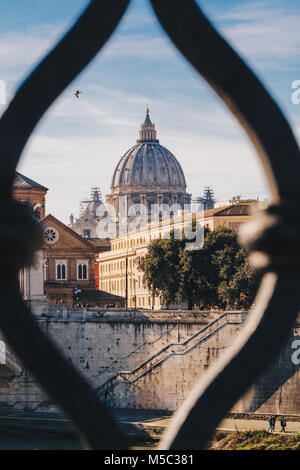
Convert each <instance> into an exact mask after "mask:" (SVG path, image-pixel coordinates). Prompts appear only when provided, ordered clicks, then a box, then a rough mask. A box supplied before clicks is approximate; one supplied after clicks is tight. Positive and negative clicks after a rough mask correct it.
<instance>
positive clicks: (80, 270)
mask: <svg viewBox="0 0 300 470" xmlns="http://www.w3.org/2000/svg"><path fill="white" fill-rule="evenodd" d="M88 265H89V262H88V260H79V261H77V279H78V280H81V279H83V280H86V279H88Z"/></svg>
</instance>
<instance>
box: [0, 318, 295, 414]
mask: <svg viewBox="0 0 300 470" xmlns="http://www.w3.org/2000/svg"><path fill="white" fill-rule="evenodd" d="M49 312H50V311H49ZM49 312H48V313H49ZM245 319H246V313H241V312H226V313H223V314H189V313H179V312H175V313H169V312H161V313H159V312H154V313H142V312H102V313H101V312H88V311H86V310H84V309H83V310H82V311H79V310H76V313H74V312H73V313H70V310H69V311H67V310H64V311H62V312H55V311H54V310H51V315H49V316H47V317H38V318H37V321H38V322H39V323H40V325H41V327H42V328H43V329H44V330H45V331H46V332H47V334H49V335H50V336H51V337H52V338H53V339H54V340H55V341H56V343H57V344H58V345H59V347H60V348H61V349H62V351H63V352H64V354H65V356H66V357H67V360H68V361H69V362H71V363H73V364H74V365H75V366H76V367H78V368H79V369H80V370H81V372H82V373H83V374H84V375H85V376H86V377H87V378H88V380H89V381H90V383H91V384H92V386H93V387H94V388H95V389H96V390H97V391H98V393H99V396H100V397H101V398H102V399H103V400H104V401H105V402H106V403H107V404H108V405H109V406H111V407H116V408H125V407H126V408H142V409H167V410H175V409H177V408H178V407H179V406H180V405H181V404H182V403H183V401H184V399H185V398H186V396H187V394H188V392H189V390H191V388H192V387H193V385H194V384H195V382H196V381H197V379H198V378H199V377H201V375H202V374H203V373H204V372H205V370H206V369H207V368H208V367H209V365H211V364H212V363H213V362H214V361H215V360H216V359H217V358H218V357H219V356H220V355H222V354H223V353H224V351H225V350H226V349H227V348H228V347H229V346H230V345H231V344H232V342H233V341H234V339H235V337H236V335H237V334H238V333H239V331H240V329H241V328H242V327H243V323H244V321H245ZM299 333H300V324H299V325H295V328H294V330H293V332H292V335H291V338H290V341H289V344H288V345H287V347H286V348H285V350H284V351H283V352H282V354H281V356H280V358H279V359H278V361H277V362H276V364H274V366H273V368H272V369H271V370H270V371H269V372H268V373H267V374H265V375H264V377H263V378H262V379H261V380H260V381H259V382H258V383H257V384H256V386H255V387H253V389H251V390H250V391H249V393H248V394H247V395H246V396H245V397H243V398H242V399H241V400H240V401H239V402H238V403H237V404H236V406H235V407H234V409H235V410H236V411H243V412H247V411H251V412H257V411H259V412H271V413H274V412H276V413H285V414H300V400H299V399H298V395H299V394H297V388H298V386H299V373H298V366H297V365H296V364H295V363H294V362H295V361H294V362H293V361H292V355H293V354H294V359H295V351H296V349H295V340H297V337H298V339H299ZM299 345H300V343H299ZM299 348H300V346H299V347H298V349H299ZM299 357H300V354H299ZM220 399H222V391H221V390H220ZM1 406H2V407H8V408H11V409H26V410H54V409H55V406H54V405H53V404H52V403H51V401H50V400H49V399H48V398H47V397H46V396H45V394H44V393H43V392H42V391H41V390H40V388H39V387H38V385H37V384H36V382H35V381H34V379H33V378H32V377H31V376H30V375H28V373H26V371H24V370H22V371H21V372H17V370H16V369H14V370H12V369H10V368H9V364H7V367H5V366H4V365H1V366H0V407H1Z"/></svg>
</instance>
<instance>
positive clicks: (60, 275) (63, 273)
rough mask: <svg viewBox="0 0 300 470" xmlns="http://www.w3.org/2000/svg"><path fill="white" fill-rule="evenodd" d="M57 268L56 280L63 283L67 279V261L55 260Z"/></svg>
mask: <svg viewBox="0 0 300 470" xmlns="http://www.w3.org/2000/svg"><path fill="white" fill-rule="evenodd" d="M55 266H56V279H57V280H58V281H63V280H66V279H67V261H66V260H55Z"/></svg>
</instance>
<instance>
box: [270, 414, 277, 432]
mask: <svg viewBox="0 0 300 470" xmlns="http://www.w3.org/2000/svg"><path fill="white" fill-rule="evenodd" d="M268 422H269V427H268V432H273V431H274V430H275V422H276V418H275V416H270V418H269V419H268Z"/></svg>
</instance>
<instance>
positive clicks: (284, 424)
mask: <svg viewBox="0 0 300 470" xmlns="http://www.w3.org/2000/svg"><path fill="white" fill-rule="evenodd" d="M280 425H281V432H285V428H286V420H285V417H284V416H282V418H281V420H280Z"/></svg>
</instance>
